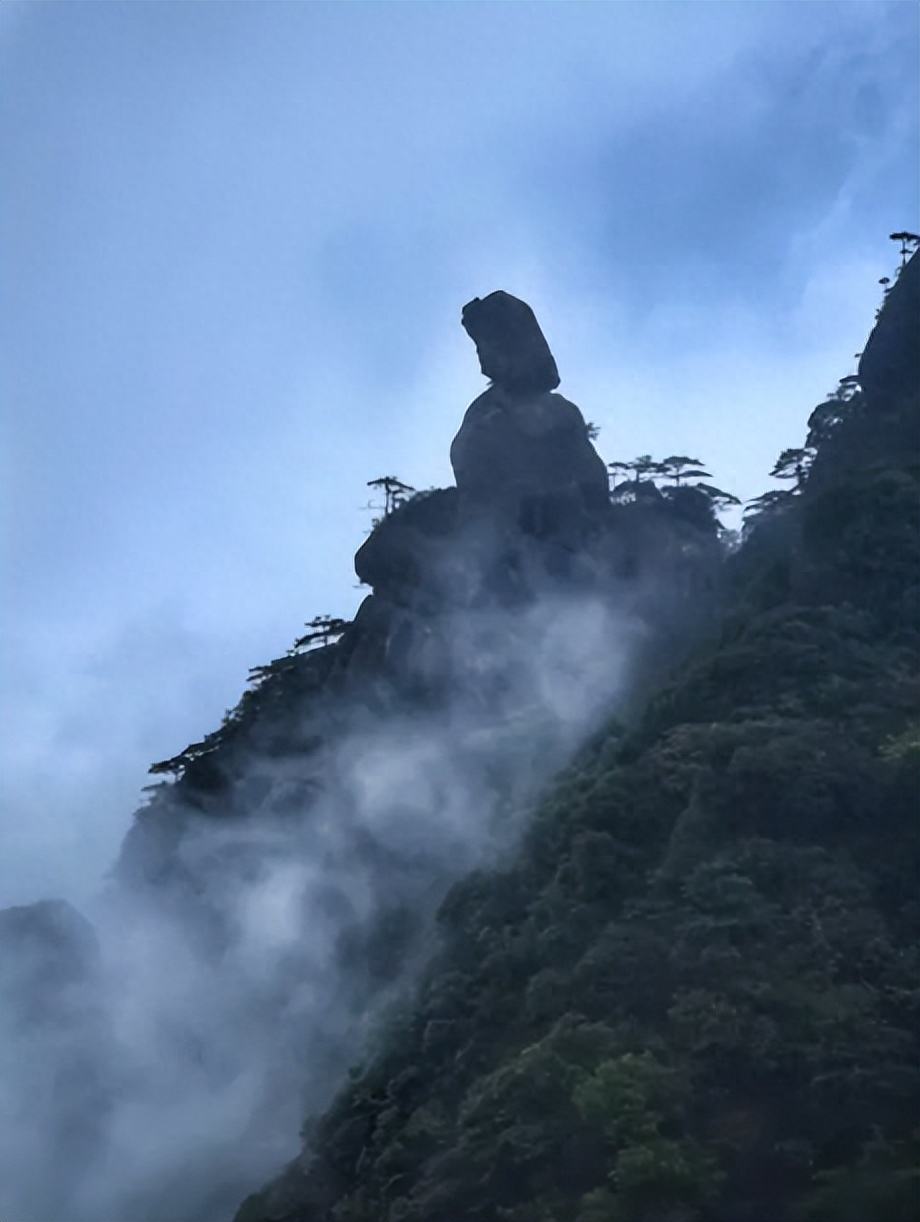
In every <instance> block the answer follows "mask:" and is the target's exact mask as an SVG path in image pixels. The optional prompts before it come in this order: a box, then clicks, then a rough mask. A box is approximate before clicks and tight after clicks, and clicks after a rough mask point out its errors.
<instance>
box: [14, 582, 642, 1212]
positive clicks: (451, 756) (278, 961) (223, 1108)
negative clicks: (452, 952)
mask: <svg viewBox="0 0 920 1222" xmlns="http://www.w3.org/2000/svg"><path fill="white" fill-rule="evenodd" d="M631 603H632V604H634V603H635V597H634V592H633V597H632V598H630V597H627V596H625V594H624V596H623V597H621V598H620V599H619V600H618V599H616V598H609V597H608V598H606V599H605V598H602V597H600V596H599V595H598V594H586V593H582V594H577V595H572V594H565V593H563V592H560V591H559V590H555V591H551V592H546V593H545V594H544V596H543V597H540V598H538V599H537V600H536V601H535V602H533V603H532V604H531V605H530V606H528V607H527V608H526V609H523V610H522V609H521V608H517V609H515V610H514V611H510V610H509V611H502V610H500V609H496V608H494V607H491V608H484V609H481V610H479V611H476V610H472V611H465V612H464V613H462V614H461V613H448V614H447V615H446V616H445V617H443V618H442V619H441V620H440V621H439V622H438V623H437V624H436V628H437V630H438V632H439V635H440V640H441V641H442V642H443V643H446V645H447V647H448V648H449V651H450V661H449V674H450V686H449V693H450V694H449V697H448V699H447V700H446V701H441V702H440V703H439V705H438V707H436V708H429V709H427V710H422V711H419V712H414V711H413V710H412V708H411V702H409V703H407V702H406V701H399V700H398V699H390V701H389V707H384V708H381V707H380V705H379V704H378V706H377V707H376V708H371V707H369V705H368V703H367V701H366V699H364V698H362V697H366V695H367V693H366V691H364V688H363V687H362V688H361V689H360V691H353V692H351V693H350V694H339V695H336V696H334V697H328V696H322V695H321V696H320V697H318V698H317V700H315V701H313V703H312V706H311V704H310V702H307V703H306V704H305V705H304V707H303V708H302V709H301V710H299V712H298V718H299V719H300V723H301V724H299V725H297V726H296V727H291V728H292V729H293V730H294V731H295V732H296V733H297V734H301V735H303V734H305V735H306V736H307V739H308V740H309V739H310V738H311V736H312V735H313V734H314V732H318V735H319V737H320V738H321V743H320V745H318V746H316V747H314V748H313V749H312V750H309V751H307V752H305V753H304V755H303V756H302V757H301V758H300V759H299V760H295V759H292V758H291V757H287V758H284V759H281V760H280V761H279V760H278V759H272V758H270V757H268V756H260V755H258V754H252V753H250V754H248V755H247V758H246V761H245V765H244V766H243V768H242V770H241V771H240V772H239V775H238V776H237V779H236V781H235V783H234V786H233V791H232V794H231V795H229V796H227V797H224V798H221V799H219V800H218V801H217V804H216V805H212V806H211V807H209V809H208V810H207V811H204V812H203V811H201V810H195V809H193V808H191V807H189V806H188V804H187V802H186V801H185V800H184V799H183V798H182V796H181V790H180V788H179V787H177V786H174V785H166V786H164V787H162V788H159V789H157V790H155V791H154V793H153V796H152V799H151V805H150V807H149V808H148V809H147V811H146V812H144V813H145V814H146V816H147V825H148V826H149V827H151V828H153V829H154V830H153V832H149V831H148V832H145V833H144V834H143V835H140V836H139V834H138V832H137V830H135V832H134V833H132V837H129V840H128V844H127V847H126V849H125V852H124V854H123V857H122V861H121V863H120V865H119V867H118V869H117V870H116V871H115V872H114V873H113V874H112V875H111V876H110V878H109V879H108V881H107V883H106V885H105V886H104V887H102V888H101V889H100V892H99V894H98V896H97V898H96V900H95V902H94V903H93V904H92V905H91V906H90V907H89V908H88V910H87V912H86V916H87V917H88V918H89V921H90V922H91V924H92V926H93V928H94V930H95V940H96V945H95V947H94V946H93V940H94V935H93V933H92V932H91V930H90V928H89V926H88V925H86V924H85V922H84V921H83V920H82V918H81V917H79V916H78V914H77V913H76V911H75V910H74V909H71V908H69V907H68V906H66V905H59V906H56V907H55V906H53V905H46V906H44V907H43V906H38V908H39V910H40V911H39V913H38V917H36V909H28V908H27V909H10V910H7V912H6V914H5V920H6V924H5V925H4V926H3V927H2V930H0V932H3V933H4V934H5V935H6V936H5V951H6V953H5V957H4V963H5V968H4V973H5V974H4V982H5V984H6V986H7V987H6V995H5V1001H4V1009H3V1026H4V1030H3V1036H4V1038H3V1040H2V1056H3V1093H2V1104H0V1106H2V1111H0V1131H2V1133H3V1135H4V1139H5V1141H4V1147H5V1148H4V1151H3V1160H4V1161H3V1166H2V1168H0V1184H2V1189H0V1193H2V1199H0V1211H2V1214H3V1216H4V1217H10V1218H13V1219H16V1222H50V1219H52V1218H53V1219H55V1220H56V1222H128V1220H130V1222H167V1220H168V1222H225V1220H226V1219H229V1218H231V1217H232V1216H233V1213H234V1211H235V1209H236V1207H237V1206H238V1205H239V1203H240V1202H241V1200H242V1199H243V1197H244V1196H245V1195H247V1194H248V1193H249V1192H251V1191H254V1190H255V1189H256V1188H258V1187H259V1186H260V1185H261V1183H262V1182H263V1181H264V1180H265V1179H267V1178H268V1177H269V1176H270V1175H272V1174H273V1173H275V1172H276V1171H277V1170H278V1169H279V1168H280V1166H281V1165H282V1163H283V1162H284V1161H285V1160H287V1159H289V1158H291V1157H293V1156H294V1155H295V1153H296V1152H297V1149H298V1145H299V1142H298V1132H299V1127H300V1124H301V1122H302V1121H303V1120H304V1118H305V1117H306V1116H308V1115H310V1114H311V1113H315V1112H316V1111H318V1110H319V1109H322V1108H323V1107H324V1105H325V1104H326V1103H328V1101H329V1100H330V1098H331V1095H332V1094H333V1092H334V1091H335V1090H336V1088H337V1087H338V1086H340V1085H341V1084H342V1082H343V1080H344V1078H345V1073H346V1070H347V1069H348V1068H349V1067H350V1066H352V1065H354V1064H356V1063H358V1062H359V1061H360V1060H361V1058H362V1056H363V1055H365V1054H366V1052H367V1050H368V1041H369V1040H371V1039H372V1038H373V1035H374V1032H375V1031H376V1030H377V1026H378V1024H379V1022H380V1021H381V1019H382V1016H384V1015H385V1014H386V1013H387V1012H388V1009H389V1008H390V1007H392V1006H393V1005H398V1004H399V1002H400V1001H402V1000H403V999H405V998H406V997H407V996H408V992H407V990H408V989H409V988H410V987H411V984H412V981H413V980H414V979H416V978H417V975H418V972H419V970H420V969H421V967H422V966H423V965H424V963H425V961H426V959H427V958H428V957H429V955H430V954H431V952H432V950H433V948H434V947H435V945H436V932H435V922H434V919H433V918H434V915H435V912H436V909H437V906H438V904H439V903H440V901H441V899H442V898H443V896H444V895H445V893H446V891H447V889H448V888H449V886H450V885H451V883H452V882H453V881H455V880H456V879H458V878H459V877H461V876H462V875H463V874H465V873H467V872H468V871H469V870H471V869H473V868H475V867H477V866H486V867H488V866H494V865H498V864H500V863H501V861H502V860H503V859H504V858H505V856H506V855H507V853H508V852H509V851H510V850H511V849H512V848H513V846H514V844H515V843H516V841H517V840H518V838H519V836H520V833H521V831H522V829H523V827H524V826H526V822H527V817H528V814H529V812H530V810H531V809H532V806H533V803H534V801H535V799H536V798H537V797H538V795H539V793H540V791H541V789H542V788H543V787H544V786H545V785H546V783H547V781H548V779H549V777H550V776H551V775H552V773H553V772H554V771H555V770H557V769H558V768H559V767H560V766H561V765H562V764H563V763H564V762H565V761H566V760H567V759H568V758H569V757H570V756H571V754H572V752H573V751H574V750H575V749H576V748H577V747H578V745H579V744H580V743H581V742H582V741H583V740H584V738H585V737H586V735H588V734H589V733H590V732H591V731H592V730H593V729H595V728H596V726H597V725H598V723H599V720H600V719H601V718H603V717H606V716H609V715H611V714H612V713H613V712H615V711H616V710H617V709H618V708H619V707H622V703H623V701H624V699H625V698H626V696H627V694H628V691H629V687H630V675H631V674H632V671H633V665H634V661H635V657H636V653H637V649H638V647H639V646H640V645H641V643H642V642H643V641H644V640H645V638H646V635H647V630H646V628H645V626H644V625H643V623H642V620H641V618H640V616H639V614H638V612H637V609H636V607H635V605H630V604H631ZM142 822H143V820H142ZM171 826H172V829H173V830H172V832H170V831H169V830H166V831H165V832H164V829H169V828H170V827H171ZM161 834H165V836H166V838H167V840H169V847H168V849H163V848H162V843H161V840H162V835H161ZM132 838H133V839H132ZM159 852H162V853H163V856H164V860H165V859H166V857H167V856H168V858H169V868H168V870H165V869H162V870H160V867H159V864H158V861H157V854H158V853H159ZM158 870H159V873H158ZM144 875H146V876H147V877H146V878H144ZM150 879H153V880H154V881H153V882H150ZM17 914H18V916H19V920H20V922H21V923H22V927H20V928H19V929H18V930H17V929H14V925H15V922H16V919H17ZM30 914H31V915H30ZM24 930H25V932H24Z"/></svg>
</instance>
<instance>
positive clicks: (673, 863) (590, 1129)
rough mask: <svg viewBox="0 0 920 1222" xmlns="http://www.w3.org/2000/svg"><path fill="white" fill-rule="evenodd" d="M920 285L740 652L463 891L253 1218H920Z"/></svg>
mask: <svg viewBox="0 0 920 1222" xmlns="http://www.w3.org/2000/svg"><path fill="white" fill-rule="evenodd" d="M918 271H920V264H918V260H917V256H914V258H913V259H912V260H911V261H910V262H909V263H908V264H907V266H906V267H905V268H904V269H903V270H902V273H901V276H900V278H899V280H898V282H897V284H896V285H895V286H894V288H893V290H892V292H891V294H890V295H889V298H888V301H887V303H886V305H885V307H884V309H883V311H882V313H881V315H880V317H879V320H878V325H877V326H876V328H875V330H874V331H873V333H872V336H871V337H870V340H869V343H868V344H867V346H866V351H865V354H864V356H863V358H862V363H861V366H860V375H859V377H860V382H861V385H860V386H854V385H853V381H852V379H850V380H848V381H847V382H846V383H845V385H844V389H843V390H842V391H841V393H840V394H838V395H837V396H834V397H832V398H831V399H830V400H828V402H827V403H825V404H822V405H821V406H820V407H819V408H818V409H816V410H815V412H814V413H812V417H811V419H810V421H809V437H808V442H807V445H806V447H805V449H804V450H803V451H801V452H800V453H801V454H802V458H801V464H802V466H801V472H800V476H799V478H798V480H797V484H796V487H795V488H794V489H793V490H792V491H790V492H789V493H788V494H782V495H774V496H772V497H770V498H767V500H766V502H765V503H764V504H763V505H762V507H761V511H760V512H759V513H758V514H757V515H755V516H754V518H753V520H752V521H751V523H750V525H749V527H748V529H747V531H746V537H745V540H744V542H743V545H742V547H741V548H740V550H739V551H738V552H737V553H735V554H734V555H733V556H732V557H731V559H730V561H729V563H728V566H727V579H726V582H727V585H726V595H725V597H726V605H725V611H724V619H723V629H722V633H721V638H720V639H719V640H718V641H717V642H715V643H712V642H710V643H708V644H701V645H700V647H699V648H698V650H697V652H696V654H695V655H694V657H692V658H691V659H690V660H688V661H687V662H686V663H685V664H684V665H683V666H682V667H681V668H680V669H679V670H678V671H677V672H676V675H675V677H674V678H673V680H672V681H671V682H670V683H668V684H667V685H665V686H664V687H663V689H662V690H660V691H659V693H658V694H657V695H656V696H655V697H654V698H653V699H652V701H651V702H650V704H649V705H648V707H647V709H646V711H645V712H644V714H643V716H642V717H641V718H640V719H639V720H638V722H637V723H636V724H634V725H633V726H632V727H631V728H630V729H629V731H628V732H626V733H624V732H623V731H622V729H621V728H619V727H617V726H611V727H609V728H608V730H607V731H606V732H601V733H599V734H598V735H597V736H596V737H595V738H594V739H593V741H592V742H591V744H590V745H589V746H587V747H586V748H584V749H583V750H582V752H581V753H580V754H579V755H578V757H577V758H576V759H575V760H574V762H573V763H571V765H570V766H569V767H568V769H567V770H566V771H565V772H564V773H563V774H562V776H561V777H560V778H559V779H558V780H557V781H556V783H555V784H554V785H553V786H552V787H550V789H549V791H548V792H547V794H546V796H545V797H544V799H543V801H542V802H541V803H540V804H539V806H538V808H537V810H536V813H535V815H534V817H533V819H532V820H531V821H530V822H529V823H528V825H527V828H526V830H525V832H524V835H523V840H522V844H521V847H520V849H519V850H518V851H517V853H516V854H515V855H514V857H513V859H512V860H510V861H507V862H504V863H501V864H500V865H498V866H489V865H488V864H484V865H483V867H481V868H480V869H478V870H477V871H475V872H473V873H471V874H470V875H469V876H468V877H466V878H465V879H463V880H461V881H459V882H458V883H457V884H456V885H455V886H454V887H453V888H452V889H451V891H450V892H449V894H448V895H447V897H446V899H445V901H444V902H443V904H442V905H441V907H440V909H439V912H438V918H437V919H438V925H439V929H440V935H441V945H440V948H439V950H438V952H437V954H436V956H435V958H434V959H433V960H432V961H431V963H430V964H429V965H428V967H427V968H426V970H425V972H424V974H423V977H422V979H421V982H420V984H419V986H418V988H417V991H416V994H415V1000H414V1003H413V1005H412V1006H411V1007H410V1008H409V1010H408V1011H407V1012H405V1013H404V1014H403V1015H402V1016H401V1018H400V1020H399V1021H398V1022H396V1023H395V1024H394V1025H393V1027H392V1028H391V1030H390V1031H389V1033H388V1034H387V1035H385V1036H383V1037H381V1039H380V1040H379V1042H378V1044H377V1046H376V1047H375V1048H374V1049H372V1050H371V1051H370V1053H368V1054H366V1056H365V1058H364V1060H363V1062H362V1064H361V1065H360V1067H359V1068H358V1067H356V1068H355V1069H354V1070H353V1071H352V1075H351V1076H352V1080H351V1082H350V1083H349V1085H348V1086H347V1087H346V1088H345V1089H344V1090H342V1091H341V1092H340V1093H339V1094H338V1096H337V1098H336V1099H335V1101H334V1103H333V1104H332V1106H331V1107H330V1108H329V1109H328V1110H327V1111H326V1112H325V1114H324V1115H323V1116H322V1117H321V1118H320V1119H319V1120H316V1119H314V1120H313V1121H311V1123H310V1125H309V1127H308V1130H307V1134H306V1144H305V1147H304V1150H303V1152H302V1154H301V1156H300V1157H299V1158H298V1159H297V1160H295V1161H294V1162H293V1163H292V1164H291V1165H290V1166H289V1168H288V1170H287V1171H286V1172H285V1174H284V1175H283V1176H281V1177H280V1178H279V1179H278V1180H277V1181H275V1182H274V1183H273V1184H272V1185H270V1186H269V1187H268V1188H267V1189H265V1190H264V1191H263V1192H262V1193H260V1194H257V1195H255V1196H253V1197H251V1198H249V1199H248V1200H247V1201H246V1203H245V1204H244V1205H243V1206H242V1208H241V1209H240V1212H239V1214H238V1219H239V1222H326V1220H330V1219H336V1220H338V1222H346V1220H347V1222H385V1220H389V1222H397V1220H399V1222H539V1220H544V1222H549V1220H552V1222H620V1220H622V1222H627V1220H628V1222H661V1220H663V1219H671V1220H676V1219H681V1220H682V1222H691V1220H694V1219H696V1220H698V1222H782V1220H785V1219H788V1220H789V1222H794V1220H800V1222H802V1220H809V1219H810V1220H811V1222H822V1220H823V1222H850V1220H852V1222H857V1220H860V1222H864V1220H865V1219H869V1218H872V1219H879V1220H881V1219H882V1218H884V1219H885V1222H908V1219H912V1218H914V1217H915V1216H916V1205H917V1199H918V1179H917V1170H916V1168H917V1157H916V1156H917V1150H916V1116H917V1105H918V1097H917V1082H918V1075H917V1063H916V1062H917V1044H916V1028H915V1023H916V1013H917V1008H918V1000H920V999H918V989H917V983H918V962H917V950H916V948H917V935H918V932H920V928H918V926H920V906H918V903H917V896H916V881H917V877H918V871H917V865H918V861H917V858H918V832H917V821H916V809H917V798H918V796H920V778H918V762H920V740H918V736H917V727H918V724H920V720H918V714H920V707H918V689H917V675H918V670H920V618H918V589H920V557H918V540H920V521H918V466H920V464H918V450H920V412H918V408H920V377H918V370H917V364H916V353H917V345H916V339H917V337H918V335H920V317H918V306H917V276H918ZM484 368H485V362H484ZM492 393H493V392H491V391H490V392H487V396H486V398H487V400H488V395H491V394H492ZM536 393H538V394H539V395H544V396H545V395H547V394H548V393H549V391H548V390H546V389H545V388H543V389H540V390H539V391H538V392H536ZM517 401H519V400H514V402H517ZM475 406H476V405H474V408H475ZM489 406H490V404H489V402H488V401H487V404H486V408H487V409H488V408H489ZM472 410H473V409H471V411H472ZM496 410H500V409H499V408H498V406H496ZM563 410H565V409H563ZM474 420H475V417H474ZM464 427H466V425H464ZM488 427H489V428H493V427H494V428H495V429H496V430H497V429H498V428H499V427H500V428H510V427H511V425H510V424H508V423H507V422H505V421H501V422H500V423H499V424H495V425H492V424H489V425H488ZM484 428H485V426H484ZM455 447H456V443H455ZM460 453H461V455H462V454H463V448H462V447H461V450H460ZM463 461H464V458H461V459H460V468H461V469H462V464H463ZM588 482H589V481H588ZM460 483H461V479H460V472H459V470H458V485H459V484H460ZM574 500H575V497H574V495H573V497H572V500H571V502H570V504H573V503H574ZM581 505H582V509H581V510H580V512H584V513H585V514H587V515H588V516H589V517H590V511H589V510H588V509H587V508H586V507H585V503H584V501H583V500H582V502H581ZM577 519H578V515H577V514H576V513H574V511H573V519H572V520H577ZM600 534H601V536H603V530H601V532H600ZM581 554H582V555H584V554H587V555H590V556H592V558H593V557H595V556H596V555H597V554H598V553H597V552H596V551H593V550H592V545H591V544H590V543H588V544H586V545H585V548H584V549H583V551H582V553H581ZM621 559H622V556H621ZM612 569H613V571H616V563H614V564H613V565H612Z"/></svg>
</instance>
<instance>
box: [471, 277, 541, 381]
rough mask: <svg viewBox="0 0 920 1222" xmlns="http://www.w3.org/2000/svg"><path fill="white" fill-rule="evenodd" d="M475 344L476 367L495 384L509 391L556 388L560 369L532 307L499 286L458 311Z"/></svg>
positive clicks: (475, 298)
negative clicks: (461, 311)
mask: <svg viewBox="0 0 920 1222" xmlns="http://www.w3.org/2000/svg"><path fill="white" fill-rule="evenodd" d="M461 321H462V323H463V326H464V329H465V330H466V333H467V334H468V335H469V337H470V339H471V340H472V341H473V343H474V344H475V345H476V352H477V354H478V356H479V367H480V369H481V370H482V372H483V373H484V374H485V376H486V377H487V378H491V380H492V382H493V383H494V384H495V385H496V386H500V387H501V388H502V389H503V390H506V391H508V392H509V394H512V395H530V394H539V393H540V392H541V391H548V390H555V389H556V387H557V386H558V385H559V371H558V370H557V368H556V362H555V361H554V360H553V354H552V352H550V350H549V344H548V343H547V342H546V339H545V337H544V335H543V332H542V331H541V330H540V324H539V323H538V322H537V319H536V316H535V315H534V312H533V310H532V309H531V308H530V306H529V305H528V304H527V303H526V301H521V300H520V299H519V298H518V297H512V296H511V294H510V293H505V292H502V291H501V290H499V291H498V292H495V293H490V294H489V295H488V297H474V298H473V300H472V301H470V302H467V304H466V305H465V306H464V307H463V313H462V314H461Z"/></svg>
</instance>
